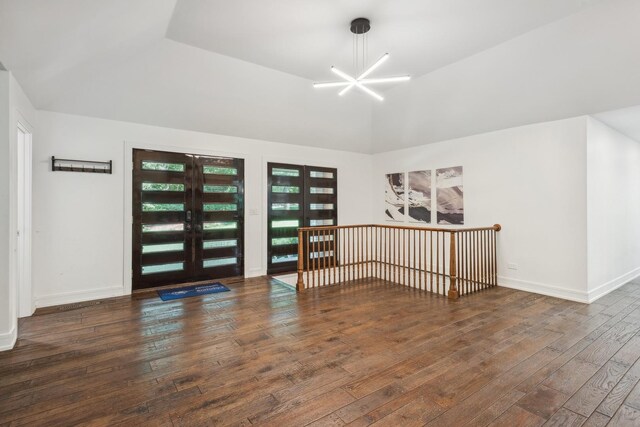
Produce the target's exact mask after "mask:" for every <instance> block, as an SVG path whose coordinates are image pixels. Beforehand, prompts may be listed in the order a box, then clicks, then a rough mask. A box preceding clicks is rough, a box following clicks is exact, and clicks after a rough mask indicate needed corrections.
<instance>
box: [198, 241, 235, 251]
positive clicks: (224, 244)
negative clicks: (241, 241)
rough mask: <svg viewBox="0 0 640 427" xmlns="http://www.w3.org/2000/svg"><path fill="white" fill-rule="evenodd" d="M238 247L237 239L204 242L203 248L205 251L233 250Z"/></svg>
mask: <svg viewBox="0 0 640 427" xmlns="http://www.w3.org/2000/svg"><path fill="white" fill-rule="evenodd" d="M236 246H238V240H237V239H227V240H205V241H204V242H202V247H203V248H204V249H218V248H233V247H236Z"/></svg>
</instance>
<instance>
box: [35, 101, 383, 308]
mask: <svg viewBox="0 0 640 427" xmlns="http://www.w3.org/2000/svg"><path fill="white" fill-rule="evenodd" d="M38 135H39V136H38V138H37V141H36V142H34V148H33V151H34V177H33V179H34V184H33V186H34V206H33V209H34V210H33V228H34V240H33V265H34V272H33V285H34V293H35V297H36V304H37V305H38V306H46V305H52V304H60V303H65V302H70V301H79V300H83V299H92V298H101V297H108V296H112V295H121V294H122V293H123V292H125V291H126V285H125V283H124V282H125V280H124V279H123V276H124V271H125V268H126V267H125V265H126V256H125V245H129V243H128V242H127V243H125V241H124V237H123V236H124V235H125V227H126V225H125V219H124V215H125V212H124V210H125V196H124V194H125V191H124V186H125V174H128V173H131V172H130V166H129V168H128V169H127V166H126V165H125V164H123V159H124V157H125V141H129V142H132V143H135V144H137V145H139V146H143V147H152V146H155V147H156V148H157V149H164V150H169V151H170V150H175V151H185V152H195V153H197V152H201V153H204V154H219V155H229V156H237V157H243V158H244V159H245V192H246V207H245V209H246V210H245V215H246V218H245V236H246V237H245V274H246V275H247V276H257V275H262V274H265V273H266V257H267V254H266V216H265V208H266V197H265V196H264V195H265V194H266V191H265V186H266V181H265V174H266V170H265V165H266V162H268V161H278V162H290V163H300V164H314V165H318V166H332V167H337V168H338V177H339V178H338V185H339V187H338V204H339V223H341V224H353V223H362V222H370V221H371V220H372V218H371V200H372V197H371V188H370V186H369V185H368V182H370V178H371V157H370V156H369V155H365V154H358V153H348V152H342V151H333V150H325V149H320V148H310V147H303V146H296V145H287V144H280V143H273V142H266V141H259V140H251V139H243V138H237V137H230V136H221V135H214V134H206V133H199V132H192V131H182V130H176V129H168V128H161V127H154V126H147V125H139V124H132V123H126V122H117V121H110V120H103V119H94V118H89V117H81V116H74V115H67V114H59V113H50V112H43V111H41V112H39V116H38ZM52 155H55V156H58V157H62V158H81V159H95V160H110V159H112V160H114V175H111V176H109V175H99V174H95V175H94V174H77V173H68V172H51V171H50V158H51V156H52ZM254 209H255V210H257V212H258V215H254V216H252V215H249V212H250V211H251V210H254Z"/></svg>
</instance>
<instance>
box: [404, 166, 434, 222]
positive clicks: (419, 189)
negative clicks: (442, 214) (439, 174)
mask: <svg viewBox="0 0 640 427" xmlns="http://www.w3.org/2000/svg"><path fill="white" fill-rule="evenodd" d="M407 199H408V200H409V221H411V222H421V223H425V224H430V223H431V171H430V170H428V171H415V172H409V188H408V191H407Z"/></svg>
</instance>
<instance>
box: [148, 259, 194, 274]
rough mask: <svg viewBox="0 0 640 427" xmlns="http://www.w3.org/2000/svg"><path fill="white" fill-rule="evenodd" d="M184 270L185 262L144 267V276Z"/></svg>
mask: <svg viewBox="0 0 640 427" xmlns="http://www.w3.org/2000/svg"><path fill="white" fill-rule="evenodd" d="M181 270H184V263H183V262H173V263H171V264H158V265H143V266H142V274H155V273H168V272H170V271H181Z"/></svg>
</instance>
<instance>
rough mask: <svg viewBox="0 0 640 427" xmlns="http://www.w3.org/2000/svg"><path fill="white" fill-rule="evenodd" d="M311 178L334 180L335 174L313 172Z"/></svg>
mask: <svg viewBox="0 0 640 427" xmlns="http://www.w3.org/2000/svg"><path fill="white" fill-rule="evenodd" d="M309 176H310V177H311V178H333V172H320V171H311V172H309Z"/></svg>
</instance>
